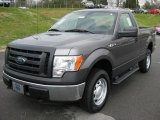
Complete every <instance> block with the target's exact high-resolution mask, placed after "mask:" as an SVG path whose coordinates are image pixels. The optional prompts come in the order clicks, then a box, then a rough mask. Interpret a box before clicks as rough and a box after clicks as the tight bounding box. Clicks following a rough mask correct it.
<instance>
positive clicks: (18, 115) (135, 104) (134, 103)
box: [0, 36, 160, 120]
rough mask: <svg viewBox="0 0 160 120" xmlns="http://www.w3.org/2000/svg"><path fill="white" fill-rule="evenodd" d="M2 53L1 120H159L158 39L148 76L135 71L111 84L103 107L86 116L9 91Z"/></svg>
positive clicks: (72, 107)
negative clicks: (4, 77) (3, 78)
mask: <svg viewBox="0 0 160 120" xmlns="http://www.w3.org/2000/svg"><path fill="white" fill-rule="evenodd" d="M3 64H4V53H3V52H2V53H0V120H114V119H116V120H160V37H159V36H157V48H156V51H155V52H154V53H153V56H152V66H151V70H150V71H149V72H148V73H147V74H142V73H140V72H139V71H137V72H136V73H135V74H133V75H132V76H130V77H129V78H127V79H126V80H125V81H124V82H123V83H121V84H119V85H112V88H111V93H110V97H109V99H108V101H107V103H106V105H105V107H104V108H103V109H102V110H101V111H100V112H99V113H96V114H89V113H87V112H85V111H84V110H82V109H81V108H80V107H79V106H78V105H77V104H76V103H53V102H44V101H38V100H35V99H31V98H28V97H25V96H23V95H20V94H18V93H15V92H13V91H12V90H8V89H7V88H6V86H5V85H4V83H3V81H2V69H3Z"/></svg>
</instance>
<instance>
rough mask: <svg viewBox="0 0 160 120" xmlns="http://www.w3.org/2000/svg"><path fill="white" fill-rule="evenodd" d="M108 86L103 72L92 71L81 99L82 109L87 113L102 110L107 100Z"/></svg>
mask: <svg viewBox="0 0 160 120" xmlns="http://www.w3.org/2000/svg"><path fill="white" fill-rule="evenodd" d="M109 84H110V83H109V76H108V74H107V73H106V72H105V71H104V70H101V69H93V70H92V72H91V73H90V75H89V78H88V82H87V84H86V89H85V92H84V96H83V99H82V103H83V107H84V108H85V109H86V110H87V111H88V112H91V113H94V112H98V111H99V110H101V109H102V108H103V106H104V105H105V103H106V100H107V98H108V93H109V88H110V85H109Z"/></svg>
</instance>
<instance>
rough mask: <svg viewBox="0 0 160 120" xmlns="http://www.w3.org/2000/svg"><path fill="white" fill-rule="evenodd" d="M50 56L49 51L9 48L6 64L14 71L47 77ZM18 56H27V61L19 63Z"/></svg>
mask: <svg viewBox="0 0 160 120" xmlns="http://www.w3.org/2000/svg"><path fill="white" fill-rule="evenodd" d="M49 56H50V54H49V53H48V52H40V51H32V50H24V49H17V48H8V55H7V61H6V62H7V63H6V64H7V66H8V67H9V68H10V69H12V70H14V71H18V72H22V73H26V74H31V75H36V76H44V77H47V74H48V62H49ZM17 57H24V58H26V61H25V63H24V64H19V63H17V62H16V58H17Z"/></svg>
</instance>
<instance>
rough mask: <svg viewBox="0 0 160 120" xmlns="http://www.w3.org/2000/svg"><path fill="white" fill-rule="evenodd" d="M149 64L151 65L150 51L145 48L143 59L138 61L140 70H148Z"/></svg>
mask: <svg viewBox="0 0 160 120" xmlns="http://www.w3.org/2000/svg"><path fill="white" fill-rule="evenodd" d="M150 66H151V51H150V50H149V49H147V54H146V57H145V59H143V60H142V61H140V62H139V69H140V72H142V73H146V72H148V71H149V69H150Z"/></svg>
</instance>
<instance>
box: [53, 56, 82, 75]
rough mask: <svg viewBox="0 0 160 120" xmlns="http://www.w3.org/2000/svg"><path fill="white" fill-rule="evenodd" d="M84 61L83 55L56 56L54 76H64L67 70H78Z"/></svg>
mask: <svg viewBox="0 0 160 120" xmlns="http://www.w3.org/2000/svg"><path fill="white" fill-rule="evenodd" d="M82 61H83V57H82V56H55V58H54V62H53V75H52V76H53V77H62V76H63V74H64V73H65V72H66V71H78V70H79V68H80V66H81V63H82Z"/></svg>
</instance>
